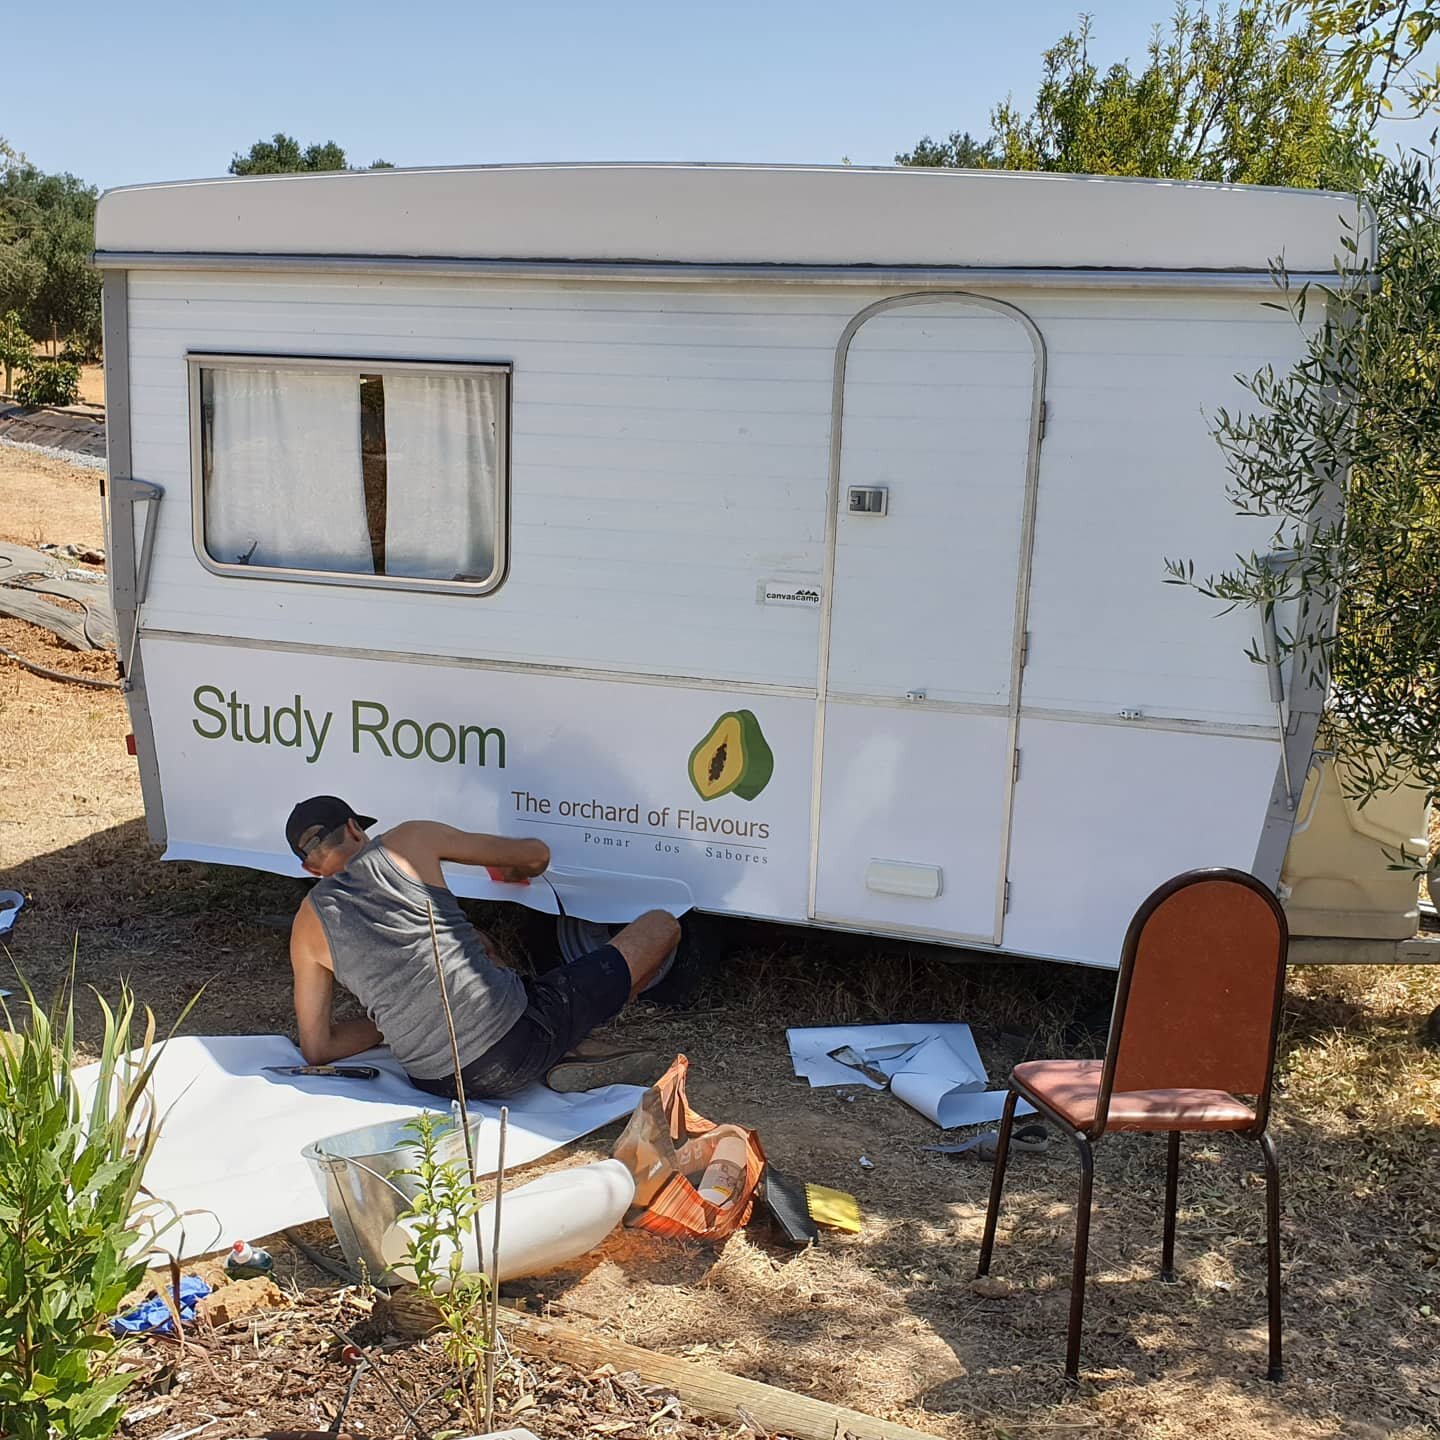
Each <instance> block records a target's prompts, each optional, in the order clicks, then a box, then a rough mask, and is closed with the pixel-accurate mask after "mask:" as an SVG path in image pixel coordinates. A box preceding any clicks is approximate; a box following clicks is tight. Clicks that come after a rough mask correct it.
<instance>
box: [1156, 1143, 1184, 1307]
mask: <svg viewBox="0 0 1440 1440" xmlns="http://www.w3.org/2000/svg"><path fill="white" fill-rule="evenodd" d="M1179 1188H1180V1132H1179V1131H1178V1130H1172V1131H1171V1132H1170V1153H1169V1154H1168V1155H1167V1156H1166V1159H1165V1245H1164V1248H1163V1249H1162V1251H1161V1253H1160V1278H1161V1279H1162V1280H1164V1281H1167V1282H1168V1283H1170V1284H1172V1285H1173V1284H1174V1283H1175V1201H1176V1198H1177V1193H1178V1191H1179Z"/></svg>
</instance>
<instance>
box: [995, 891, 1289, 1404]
mask: <svg viewBox="0 0 1440 1440" xmlns="http://www.w3.org/2000/svg"><path fill="white" fill-rule="evenodd" d="M1288 943H1289V927H1288V926H1287V925H1286V923H1285V914H1284V911H1282V910H1281V908H1280V906H1279V903H1278V902H1277V901H1276V899H1275V897H1274V895H1272V894H1271V893H1270V891H1269V890H1268V889H1267V888H1266V887H1265V886H1264V885H1262V884H1261V883H1260V881H1258V880H1257V879H1256V878H1255V877H1254V876H1253V875H1246V874H1245V873H1243V872H1242V871H1239V870H1218V869H1217V870H1191V871H1189V872H1188V873H1187V874H1184V875H1180V876H1177V877H1176V878H1175V879H1174V880H1170V881H1168V882H1167V883H1166V884H1164V885H1162V886H1161V887H1160V888H1159V889H1158V890H1157V891H1155V893H1154V894H1153V895H1151V896H1150V898H1149V899H1148V900H1146V901H1145V903H1144V904H1143V905H1142V906H1141V907H1140V909H1139V910H1138V911H1137V912H1136V914H1135V918H1134V919H1133V920H1132V921H1131V922H1130V929H1129V930H1128V931H1127V932H1126V935H1125V946H1124V949H1123V950H1122V952H1121V957H1120V975H1119V979H1118V981H1117V983H1116V987H1115V1009H1114V1013H1113V1016H1112V1018H1111V1022H1110V1038H1109V1043H1108V1044H1107V1046H1106V1049H1105V1058H1104V1060H1103V1061H1102V1060H1031V1061H1027V1062H1026V1063H1025V1064H1022V1065H1017V1066H1016V1067H1015V1069H1014V1070H1013V1071H1011V1074H1010V1093H1009V1095H1008V1096H1007V1097H1006V1100H1005V1111H1004V1114H1003V1116H1002V1117H1001V1120H1000V1134H999V1137H998V1140H997V1144H996V1151H995V1169H994V1173H993V1175H992V1177H991V1182H990V1207H989V1210H988V1211H987V1213H986V1216H985V1238H984V1239H983V1240H982V1241H981V1244H980V1268H979V1271H978V1273H979V1274H980V1275H988V1274H989V1273H990V1256H991V1252H992V1251H993V1250H994V1246H995V1222H996V1219H997V1218H998V1216H999V1212H1000V1192H1001V1189H1002V1188H1003V1186H1004V1184H1005V1162H1006V1159H1007V1158H1008V1155H1009V1150H1010V1131H1011V1127H1012V1125H1013V1123H1014V1119H1015V1104H1016V1101H1017V1100H1018V1099H1020V1098H1021V1097H1022V1096H1023V1097H1024V1098H1025V1099H1026V1100H1028V1101H1029V1102H1030V1103H1031V1104H1032V1105H1033V1106H1034V1107H1035V1108H1036V1110H1038V1111H1039V1112H1040V1113H1041V1114H1042V1115H1043V1116H1045V1117H1046V1118H1048V1119H1049V1120H1051V1121H1053V1122H1054V1123H1055V1124H1056V1125H1057V1126H1059V1127H1060V1128H1061V1129H1062V1130H1064V1131H1065V1132H1066V1133H1067V1134H1069V1136H1070V1137H1071V1139H1072V1140H1074V1142H1075V1144H1076V1147H1077V1148H1078V1149H1079V1151H1080V1197H1079V1200H1078V1202H1077V1204H1076V1210H1075V1266H1074V1273H1073V1278H1072V1279H1071V1282H1070V1331H1069V1339H1068V1343H1067V1347H1066V1351H1065V1376H1066V1378H1067V1379H1068V1380H1071V1381H1078V1379H1079V1375H1080V1330H1081V1325H1082V1323H1083V1320H1084V1314H1085V1265H1086V1259H1087V1254H1088V1249H1089V1242H1090V1197H1091V1189H1092V1185H1093V1182H1094V1178H1095V1168H1094V1159H1093V1155H1092V1151H1091V1146H1092V1145H1093V1144H1094V1143H1095V1142H1096V1141H1097V1140H1099V1139H1100V1137H1101V1136H1102V1135H1103V1134H1105V1132H1106V1131H1107V1130H1144V1131H1162V1130H1163V1131H1165V1132H1167V1133H1168V1134H1169V1136H1170V1153H1169V1158H1168V1164H1167V1168H1166V1174H1165V1240H1164V1247H1163V1250H1162V1258H1161V1262H1160V1267H1161V1268H1160V1276H1161V1278H1162V1279H1163V1280H1174V1279H1175V1195H1176V1188H1177V1184H1178V1180H1179V1174H1180V1136H1181V1133H1182V1132H1183V1131H1186V1130H1203V1131H1220V1130H1229V1131H1233V1132H1235V1133H1237V1134H1242V1135H1250V1136H1253V1137H1254V1138H1255V1139H1257V1140H1258V1141H1259V1142H1260V1150H1261V1153H1262V1155H1263V1156H1264V1159H1265V1219H1266V1256H1267V1261H1268V1267H1269V1270H1268V1286H1267V1288H1268V1295H1269V1305H1270V1368H1269V1373H1268V1378H1269V1379H1271V1380H1275V1381H1279V1380H1281V1379H1283V1378H1284V1367H1283V1365H1282V1363H1281V1355H1280V1174H1279V1170H1278V1167H1277V1165H1276V1161H1275V1145H1274V1142H1273V1141H1272V1140H1271V1139H1270V1137H1269V1135H1267V1134H1266V1133H1265V1124H1266V1121H1267V1120H1268V1118H1269V1114H1270V1085H1271V1077H1272V1074H1273V1071H1274V1064H1275V1039H1276V1034H1277V1032H1278V1030H1279V1026H1280V1005H1281V1000H1282V998H1283V996H1284V993H1285V956H1286V949H1287V946H1288ZM1237 1094H1239V1095H1254V1096H1255V1097H1256V1101H1255V1104H1254V1106H1253V1108H1252V1107H1251V1106H1249V1105H1246V1104H1244V1103H1243V1102H1242V1101H1240V1100H1238V1099H1236V1098H1235V1097H1236V1095H1237Z"/></svg>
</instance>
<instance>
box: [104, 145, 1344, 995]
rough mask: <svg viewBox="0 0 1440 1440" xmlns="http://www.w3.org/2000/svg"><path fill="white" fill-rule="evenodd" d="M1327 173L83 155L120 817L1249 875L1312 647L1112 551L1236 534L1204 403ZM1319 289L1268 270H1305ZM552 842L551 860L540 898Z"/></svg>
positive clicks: (899, 890)
mask: <svg viewBox="0 0 1440 1440" xmlns="http://www.w3.org/2000/svg"><path fill="white" fill-rule="evenodd" d="M1365 220H1366V217H1365V216H1364V214H1363V213H1362V212H1361V211H1360V210H1359V208H1358V206H1357V202H1356V201H1355V200H1354V198H1353V197H1348V196H1342V195H1337V194H1330V193H1323V192H1315V191H1308V192H1301V191H1290V190H1279V189H1261V188H1251V187H1245V186H1220V185H1201V184H1178V183H1171V182H1155V181H1132V180H1111V179H1091V178H1078V177H1071V176H1055V175H1014V174H1004V173H995V172H984V171H977V172H963V171H929V170H861V169H851V168H798V167H797V168H783V167H750V166H698V165H594V166H590V165H582V166H499V167H478V168H462V169H437V170H412V171H405V170H395V171H382V172H372V173H363V174H360V173H357V174H331V175H307V176H278V177H267V178H244V179H227V180H206V181H196V182H186V183H177V184H162V185H144V186H136V187H133V188H129V189H123V190H116V191H111V192H110V193H108V194H106V195H105V196H104V198H103V199H102V200H101V202H100V207H99V212H98V216H97V225H96V228H97V245H98V262H99V264H100V265H101V266H102V267H104V270H105V341H106V362H107V363H106V369H107V386H108V411H109V427H110V492H109V493H110V502H109V503H110V524H111V545H112V549H111V555H112V573H113V588H114V599H115V606H116V611H117V629H118V633H119V634H120V636H121V641H120V651H121V661H122V664H123V667H124V673H125V677H126V683H127V686H128V694H129V703H130V713H131V717H132V720H133V728H134V733H135V743H136V746H137V748H138V755H139V760H140V769H141V776H142V779H143V782H144V792H145V805H146V812H147V815H148V818H149V825H150V830H151V834H152V836H153V837H154V838H155V839H156V840H158V841H163V842H164V844H165V846H166V852H165V853H166V855H167V856H168V857H170V858H179V859H198V860H213V861H222V862H226V863H231V864H240V865H247V866H253V867H256V868H259V869H263V870H271V871H277V872H283V873H298V871H297V866H296V864H295V862H294V860H293V858H292V857H291V856H290V854H289V852H288V850H287V849H286V846H285V841H284V836H283V826H284V821H285V817H286V814H287V813H288V811H289V809H290V807H291V805H292V804H293V802H294V801H295V800H297V799H298V798H300V797H302V796H304V795H308V794H311V793H315V792H323V793H334V794H338V795H341V796H344V797H345V798H346V799H347V800H349V801H351V802H352V803H353V804H354V805H356V806H357V807H358V808H360V809H361V810H363V811H364V812H366V813H369V814H373V815H377V816H379V817H381V823H382V824H385V823H389V822H393V821H397V820H400V819H403V818H406V817H411V816H427V817H433V818H437V819H442V820H446V821H450V822H452V823H455V824H458V825H463V826H465V827H467V828H472V829H481V830H499V831H505V832H511V833H517V832H518V833H529V834H535V835H539V836H542V837H543V838H544V839H545V840H546V841H547V842H548V843H549V845H550V847H551V849H552V851H553V853H554V857H555V871H554V874H553V877H552V878H553V879H554V880H555V882H556V883H555V888H554V889H553V890H552V889H551V887H549V886H541V885H535V886H532V887H530V888H529V890H527V891H518V892H517V888H516V887H514V886H501V885H497V884H495V883H493V882H492V881H491V880H490V879H489V877H487V876H486V875H485V874H484V873H466V872H463V871H457V872H456V873H455V874H454V875H453V876H452V881H453V884H454V887H455V889H456V890H457V891H458V892H459V893H461V894H469V895H479V896H487V897H495V896H499V897H503V898H509V899H520V900H522V901H527V902H529V903H531V904H532V905H533V906H535V907H536V908H540V909H550V910H552V911H554V910H556V909H557V905H558V906H563V908H564V910H565V911H566V912H568V913H569V914H571V915H579V916H584V917H587V918H589V919H591V920H595V921H610V920H618V919H621V918H628V914H629V913H632V912H633V910H634V909H635V908H636V906H637V905H638V904H640V903H649V902H652V901H659V902H660V903H667V904H672V905H673V907H674V908H676V909H682V908H684V907H685V905H686V904H689V903H693V905H694V906H695V907H696V908H697V909H698V910H700V911H710V912H716V913H720V914H727V915H745V916H757V917H763V918H766V919H773V920H779V921H787V922H798V923H802V924H812V925H816V926H821V927H826V928H830V929H836V930H853V931H863V932H871V933H875V934H883V935H896V936H906V937H914V938H920V939H925V940H933V941H940V942H942V943H948V944H952V945H957V946H965V947H970V948H980V949H986V948H991V949H994V950H998V951H1003V952H1005V953H1008V954H1017V955H1029V956H1041V957H1049V958H1054V959H1058V960H1067V961H1075V962H1081V963H1084V964H1091V965H1100V966H1113V965H1115V964H1116V962H1117V958H1118V953H1119V947H1120V941H1121V938H1122V936H1123V933H1124V930H1125V927H1126V924H1127V922H1128V921H1129V918H1130V916H1131V914H1132V912H1133V911H1134V909H1135V907H1136V905H1137V903H1138V902H1139V901H1140V900H1141V899H1142V898H1143V897H1144V896H1145V895H1146V894H1147V892H1148V891H1149V890H1150V889H1151V888H1152V887H1153V886H1155V885H1156V884H1157V883H1158V882H1160V881H1161V880H1164V879H1165V878H1167V877H1169V876H1171V875H1174V874H1175V873H1176V872H1178V871H1181V870H1184V869H1187V868H1188V867H1191V866H1199V865H1235V866H1239V867H1241V868H1243V869H1247V870H1253V871H1254V872H1255V873H1256V874H1258V875H1259V876H1261V878H1263V879H1265V880H1267V881H1268V882H1270V883H1272V884H1273V883H1275V882H1276V881H1278V879H1279V877H1280V873H1281V865H1282V861H1283V859H1284V856H1285V851H1286V846H1287V843H1288V841H1289V838H1290V833H1291V830H1292V828H1293V826H1294V824H1295V819H1296V814H1297V802H1298V801H1299V798H1300V794H1301V790H1302V787H1303V785H1304V783H1305V779H1306V774H1307V770H1308V769H1309V766H1310V759H1311V748H1312V744H1313V740H1314V734H1315V724H1316V714H1317V711H1318V709H1319V704H1320V697H1319V696H1318V695H1317V694H1315V693H1314V692H1313V691H1312V690H1308V689H1307V688H1306V687H1305V685H1304V683H1303V680H1301V679H1300V678H1298V677H1295V676H1292V675H1291V674H1290V673H1288V667H1287V669H1286V670H1285V671H1282V670H1281V668H1280V667H1279V666H1278V665H1276V666H1273V667H1270V668H1268V669H1267V667H1266V666H1263V665H1257V664H1255V663H1252V662H1251V661H1250V660H1249V659H1247V657H1246V649H1247V646H1249V645H1250V644H1251V642H1252V641H1255V640H1257V639H1260V640H1262V642H1263V636H1262V635H1261V632H1260V628H1259V618H1258V616H1257V615H1255V614H1254V613H1249V612H1245V611H1237V612H1234V613H1231V614H1228V615H1223V616H1217V613H1216V611H1217V608H1218V607H1217V606H1215V605H1213V604H1210V603H1207V602H1206V601H1204V600H1202V599H1200V598H1199V597H1198V596H1197V595H1196V594H1194V593H1193V592H1191V591H1188V590H1186V589H1183V588H1180V587H1176V586H1171V585H1167V584H1165V583H1164V577H1165V566H1164V561H1165V558H1166V557H1167V556H1184V557H1187V558H1192V559H1193V560H1194V561H1195V564H1196V567H1197V570H1199V571H1205V570H1207V569H1209V568H1212V567H1220V566H1224V565H1225V564H1226V563H1227V561H1229V560H1230V559H1231V558H1232V557H1233V556H1234V554H1235V553H1236V552H1237V551H1244V552H1248V551H1250V550H1252V549H1254V548H1257V547H1263V546H1264V544H1265V543H1266V535H1267V533H1268V532H1267V527H1266V526H1265V525H1264V524H1263V523H1260V522H1254V521H1245V520H1242V519H1240V518H1237V516H1236V515H1235V513H1234V512H1233V511H1232V509H1231V506H1230V505H1229V503H1228V502H1227V500H1226V498H1225V481H1226V473H1225V466H1224V462H1223V459H1222V456H1221V453H1220V451H1219V449H1218V448H1217V446H1216V444H1215V442H1214V440H1213V438H1212V436H1211V433H1210V432H1211V423H1212V422H1211V419H1210V418H1208V417H1209V416H1211V415H1213V412H1214V411H1215V410H1217V409H1218V408H1219V407H1221V406H1225V407H1229V408H1232V409H1233V408H1235V407H1236V406H1237V405H1243V402H1244V394H1243V392H1242V390H1241V389H1240V387H1239V385H1238V384H1237V382H1236V379H1235V376H1236V375H1237V373H1249V372H1252V371H1254V370H1256V369H1258V368H1260V367H1261V366H1265V365H1273V366H1275V367H1276V369H1277V370H1282V369H1284V368H1286V367H1288V366H1289V365H1290V364H1291V363H1292V361H1293V360H1294V359H1295V358H1296V357H1297V356H1298V355H1299V354H1300V353H1301V349H1302V343H1303V337H1302V336H1301V334H1300V333H1299V332H1298V331H1297V328H1296V326H1295V324H1294V323H1293V322H1292V320H1291V319H1290V317H1289V316H1288V315H1287V314H1285V313H1283V312H1282V311H1280V310H1277V309H1274V308H1267V307H1266V305H1265V304H1264V303H1263V302H1265V301H1266V300H1269V299H1273V298H1274V296H1273V289H1272V282H1271V279H1270V275H1269V266H1270V264H1271V262H1272V261H1274V260H1276V259H1280V258H1283V260H1284V263H1285V265H1286V266H1287V268H1288V270H1289V271H1290V273H1291V275H1292V276H1293V277H1294V278H1295V283H1301V282H1303V281H1304V280H1307V279H1314V278H1319V279H1328V280H1330V281H1332V282H1333V279H1334V272H1335V264H1336V259H1335V257H1336V256H1337V255H1344V254H1345V253H1346V251H1345V249H1344V247H1343V246H1342V243H1341V242H1342V236H1357V235H1358V237H1359V247H1360V253H1361V254H1364V253H1365V251H1366V248H1367V246H1368V244H1369V243H1370V242H1369V230H1368V227H1367V225H1366V223H1365ZM1317 309H1318V307H1317ZM557 894H558V900H557V898H556V897H557Z"/></svg>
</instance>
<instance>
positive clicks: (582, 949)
mask: <svg viewBox="0 0 1440 1440" xmlns="http://www.w3.org/2000/svg"><path fill="white" fill-rule="evenodd" d="M550 918H551V917H549V916H539V915H537V916H536V919H537V920H539V921H542V922H543V921H544V920H548V919H550ZM553 918H554V930H553V938H552V939H551V941H550V944H551V946H553V947H554V949H553V950H551V951H550V953H549V954H547V955H544V956H541V955H537V954H536V953H535V951H536V950H537V949H538V948H540V947H539V946H533V945H532V947H531V958H532V960H534V961H535V962H536V968H537V969H541V968H546V969H548V968H549V966H550V964H551V963H559V964H563V965H568V964H570V962H571V961H574V960H578V959H579V958H580V957H581V956H582V955H588V954H589V953H590V952H591V951H592V950H598V949H599V948H600V947H601V946H602V945H608V944H609V943H610V941H611V940H612V939H613V938H614V937H615V936H616V935H618V934H619V933H620V931H621V930H623V929H624V928H625V927H624V926H623V925H606V924H603V923H601V922H599V921H596V920H581V919H579V918H578V917H577V916H574V915H556V916H555V917H553ZM535 928H536V930H537V931H538V930H539V928H540V927H539V926H538V925H537V926H536V927H535ZM546 948H547V949H548V947H546ZM557 952H558V953H557ZM719 953H720V939H719V935H718V933H717V931H716V925H715V922H714V921H713V920H712V919H711V918H710V916H708V915H699V914H697V913H696V912H695V911H693V910H691V911H689V912H687V913H686V914H684V915H682V916H681V917H680V943H679V944H678V945H677V946H676V947H675V949H674V950H672V951H671V952H670V956H669V958H668V959H667V960H666V962H665V964H664V965H663V966H662V967H661V970H660V975H659V977H658V978H657V979H655V980H653V981H652V982H651V983H650V986H649V988H648V989H646V990H642V991H641V992H640V997H639V998H640V999H642V1000H644V1001H645V1002H646V1003H647V1004H650V1005H662V1006H665V1007H666V1008H669V1009H678V1008H679V1007H680V1006H683V1005H686V1004H688V1003H689V1001H690V1000H691V998H692V997H693V996H694V994H695V992H696V990H697V989H699V987H700V983H701V981H703V980H704V979H705V978H706V977H707V976H708V975H709V974H710V973H711V972H712V971H713V970H714V968H715V962H716V959H717V957H718V955H719Z"/></svg>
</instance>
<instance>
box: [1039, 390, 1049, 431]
mask: <svg viewBox="0 0 1440 1440" xmlns="http://www.w3.org/2000/svg"><path fill="white" fill-rule="evenodd" d="M1049 424H1050V402H1049V401H1048V400H1042V401H1041V402H1040V434H1039V436H1038V438H1039V439H1041V440H1043V439H1044V438H1045V429H1046V427H1047V426H1048V425H1049Z"/></svg>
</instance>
